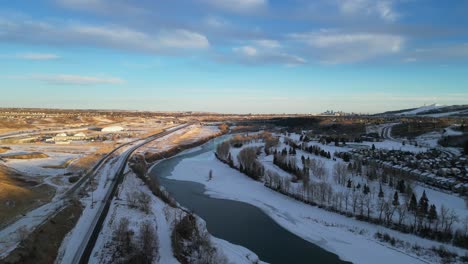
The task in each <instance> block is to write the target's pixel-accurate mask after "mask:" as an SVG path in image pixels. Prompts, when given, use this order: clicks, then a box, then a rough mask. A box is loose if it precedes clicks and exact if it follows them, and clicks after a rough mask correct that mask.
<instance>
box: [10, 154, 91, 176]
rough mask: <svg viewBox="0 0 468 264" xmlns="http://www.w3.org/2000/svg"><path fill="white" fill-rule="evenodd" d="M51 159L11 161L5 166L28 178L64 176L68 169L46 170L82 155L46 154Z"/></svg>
mask: <svg viewBox="0 0 468 264" xmlns="http://www.w3.org/2000/svg"><path fill="white" fill-rule="evenodd" d="M45 154H47V155H48V156H49V157H48V158H43V159H23V160H22V159H9V160H7V161H6V162H5V165H7V166H9V167H11V168H13V169H15V170H17V171H20V172H22V173H23V174H25V175H26V176H31V177H34V176H52V175H58V174H63V173H65V172H66V171H67V170H66V169H56V168H45V167H46V166H60V165H62V164H63V163H65V162H66V161H68V160H70V159H77V158H80V157H82V155H81V154H73V153H57V152H47V153H45Z"/></svg>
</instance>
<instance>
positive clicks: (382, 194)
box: [379, 185, 384, 198]
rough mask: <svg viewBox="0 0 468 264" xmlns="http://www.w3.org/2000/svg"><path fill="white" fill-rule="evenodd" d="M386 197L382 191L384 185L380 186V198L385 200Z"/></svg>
mask: <svg viewBox="0 0 468 264" xmlns="http://www.w3.org/2000/svg"><path fill="white" fill-rule="evenodd" d="M383 197H384V192H383V190H382V185H380V187H379V198H383Z"/></svg>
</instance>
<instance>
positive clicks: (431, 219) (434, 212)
mask: <svg viewBox="0 0 468 264" xmlns="http://www.w3.org/2000/svg"><path fill="white" fill-rule="evenodd" d="M427 218H428V219H429V222H430V223H432V222H434V220H437V209H436V206H435V204H433V205H431V208H430V209H429V214H428V215H427Z"/></svg>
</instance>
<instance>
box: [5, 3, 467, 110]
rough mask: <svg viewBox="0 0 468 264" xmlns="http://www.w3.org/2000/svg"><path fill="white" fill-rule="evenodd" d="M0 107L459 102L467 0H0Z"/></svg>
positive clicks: (337, 106)
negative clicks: (0, 94)
mask: <svg viewBox="0 0 468 264" xmlns="http://www.w3.org/2000/svg"><path fill="white" fill-rule="evenodd" d="M1 3H2V4H1V7H0V48H1V49H0V92H2V96H1V97H0V106H2V107H54V108H93V109H97V108H104V109H135V110H158V111H174V110H177V111H185V110H193V111H214V112H237V113H250V112H251V113H316V112H321V111H324V110H327V109H334V110H344V111H354V112H363V113H373V112H379V111H384V110H391V109H399V108H409V107H416V106H421V105H424V104H431V103H439V104H468V16H467V15H466V14H467V13H468V1H461V0H460V1H457V0H453V1H438V0H434V1H432V0H317V1H308V0H288V1H286V0H282V1H279V0H180V1H164V0H140V1H128V0H44V1H27V0H15V1H5V0H3V1H1Z"/></svg>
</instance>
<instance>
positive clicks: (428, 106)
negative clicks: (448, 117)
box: [396, 104, 445, 115]
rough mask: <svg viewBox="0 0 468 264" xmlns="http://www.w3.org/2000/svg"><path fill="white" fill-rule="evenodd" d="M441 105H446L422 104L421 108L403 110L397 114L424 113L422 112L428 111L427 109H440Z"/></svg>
mask: <svg viewBox="0 0 468 264" xmlns="http://www.w3.org/2000/svg"><path fill="white" fill-rule="evenodd" d="M441 107H445V105H440V104H431V105H425V106H421V107H419V108H416V109H414V110H411V111H407V112H402V113H399V114H396V115H416V114H417V113H422V112H426V111H429V110H434V109H438V108H441Z"/></svg>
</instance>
